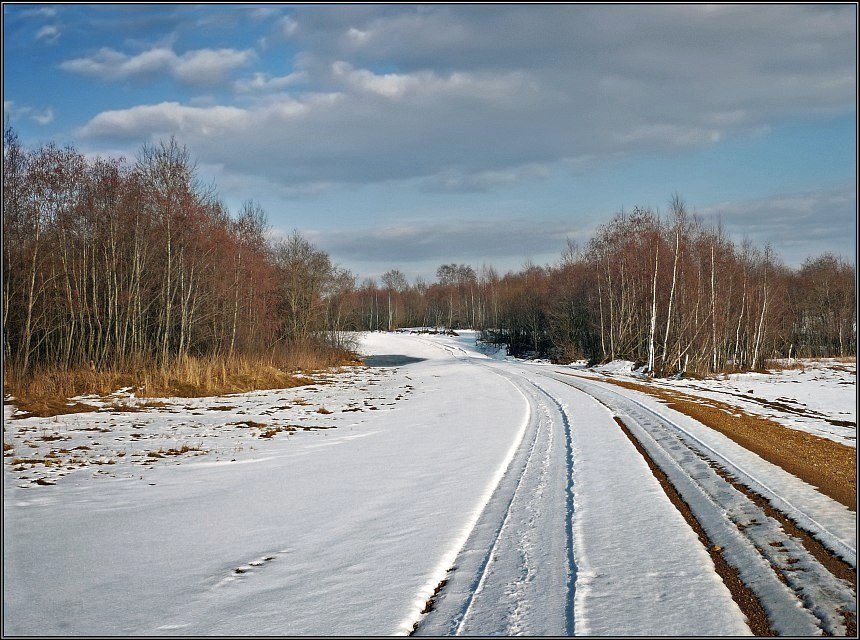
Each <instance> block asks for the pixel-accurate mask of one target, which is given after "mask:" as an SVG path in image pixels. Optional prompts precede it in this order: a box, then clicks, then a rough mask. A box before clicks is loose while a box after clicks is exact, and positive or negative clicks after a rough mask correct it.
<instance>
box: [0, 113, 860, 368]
mask: <svg viewBox="0 0 860 640" xmlns="http://www.w3.org/2000/svg"><path fill="white" fill-rule="evenodd" d="M435 276H436V277H435V280H433V281H431V282H427V281H425V280H423V279H420V278H419V279H417V280H416V281H414V282H412V283H410V282H409V281H408V279H407V278H406V276H405V275H404V274H403V273H402V272H401V271H399V270H397V269H392V270H390V271H388V272H386V273H385V274H383V276H382V277H381V278H380V279H379V281H378V282H377V281H376V280H374V279H371V278H368V279H365V280H363V281H362V282H361V283H360V284H357V283H356V278H355V276H354V275H353V274H352V273H351V272H349V271H347V270H345V269H343V268H341V267H339V266H338V265H336V264H335V263H334V262H332V260H331V258H330V257H329V256H328V254H326V253H325V252H324V251H322V250H320V249H318V248H317V247H315V246H313V245H312V244H311V243H310V242H308V241H307V240H306V239H305V238H303V237H302V236H301V235H299V234H298V233H296V232H294V233H293V234H292V235H290V236H288V237H286V238H282V239H277V240H273V239H272V238H271V237H269V234H268V227H267V223H266V217H265V213H264V211H263V209H262V208H261V207H260V206H259V205H258V204H256V203H254V202H253V201H251V200H248V201H246V202H245V203H244V205H243V206H242V207H241V209H240V210H239V211H238V212H236V213H234V214H231V212H229V211H228V209H227V207H226V206H225V205H224V204H223V202H222V201H221V200H220V199H219V198H218V196H217V192H216V191H215V188H214V186H211V185H204V184H202V183H201V181H200V180H199V178H198V176H197V172H196V167H195V164H194V162H193V161H192V159H191V157H190V155H189V153H188V151H187V149H186V148H185V147H182V146H180V145H179V144H178V143H177V142H176V141H175V140H174V139H170V140H169V141H164V142H160V143H158V144H154V145H144V146H143V147H142V149H141V150H140V152H139V153H138V155H137V157H136V158H135V160H133V161H126V160H121V159H120V160H108V159H103V158H88V157H86V156H84V155H83V154H81V153H80V152H78V151H76V150H75V149H74V148H72V147H65V148H60V147H57V146H56V145H53V144H48V145H44V146H42V147H40V148H38V149H33V150H28V149H25V148H24V147H23V146H22V145H21V144H20V142H19V140H18V138H17V135H16V134H15V132H14V130H13V129H12V128H11V127H10V126H8V125H7V126H6V127H5V128H4V142H3V348H4V357H5V363H6V367H7V369H8V368H10V367H11V368H12V369H13V370H15V371H18V372H22V374H23V375H26V374H27V373H28V372H32V371H34V370H38V369H45V368H48V369H50V368H60V369H74V368H80V367H89V368H91V369H96V370H98V369H108V368H113V369H130V368H131V369H133V368H134V367H136V366H139V365H140V364H141V363H147V364H152V363H155V364H157V365H160V366H164V365H167V364H169V363H171V362H175V361H176V360H177V359H182V358H185V357H188V356H207V357H211V358H223V359H227V360H229V359H231V358H234V357H238V356H242V357H253V358H258V359H259V358H263V359H265V360H266V361H267V362H269V363H271V364H275V365H277V366H284V367H286V366H289V365H290V363H291V362H295V359H294V358H292V354H295V353H296V352H297V351H300V350H303V349H304V350H307V349H308V348H309V347H310V348H312V349H325V350H331V351H333V352H337V353H344V352H345V351H346V350H347V349H348V348H349V347H350V342H349V339H348V336H349V332H351V331H358V330H374V331H375V330H389V331H390V330H395V329H398V328H402V327H416V326H424V327H427V326H432V327H444V328H447V329H452V330H456V329H460V328H474V329H477V330H479V331H481V336H482V338H483V339H484V340H485V341H486V342H490V343H494V344H497V345H504V346H505V347H507V349H508V352H509V353H511V354H512V355H532V356H538V357H548V358H552V359H555V360H558V361H571V360H576V359H583V358H584V359H588V360H590V361H591V362H605V361H609V360H613V359H619V358H621V359H628V360H633V361H635V362H638V363H641V364H642V365H644V366H645V367H646V369H647V370H648V371H650V372H652V373H653V374H654V375H670V374H673V373H677V372H690V373H700V374H704V373H713V372H721V371H734V370H749V369H756V368H761V367H763V366H764V364H765V362H766V360H768V359H771V358H776V357H799V356H818V357H822V356H847V355H854V354H856V345H857V339H856V335H857V334H856V298H855V288H854V285H855V276H854V265H853V264H850V263H848V262H846V261H845V260H843V259H841V258H837V257H834V256H832V255H829V254H825V255H822V256H820V257H817V258H810V259H808V260H807V261H806V262H805V263H804V264H803V265H802V266H801V267H800V268H799V269H792V268H789V267H786V266H785V265H783V264H782V263H781V262H780V260H779V259H778V257H777V256H776V255H775V254H774V253H773V251H771V250H770V249H769V248H767V247H765V248H763V249H762V248H757V247H754V246H753V245H752V244H751V243H749V242H743V243H741V244H737V243H735V242H733V241H731V240H730V239H729V238H727V237H726V235H725V233H724V232H723V230H722V229H721V228H720V227H719V226H716V227H714V226H708V225H706V224H704V223H703V221H702V220H701V219H699V218H698V217H697V216H696V215H695V214H692V213H690V212H689V211H688V210H687V207H686V205H685V204H684V202H683V201H682V200H681V198H680V197H677V196H676V197H674V198H673V199H672V200H671V203H670V207H669V211H668V214H667V215H665V216H660V215H658V214H657V213H655V212H654V211H652V210H650V209H647V208H642V207H637V208H635V209H633V210H632V211H631V212H629V213H625V212H621V213H619V214H616V215H615V216H614V217H613V218H612V219H611V220H610V221H609V222H607V223H606V224H604V225H602V226H600V227H599V228H598V229H597V231H596V233H595V235H594V237H593V238H592V239H591V240H590V241H589V242H588V243H586V244H585V245H584V246H582V247H579V246H576V245H574V244H569V246H568V247H567V249H566V250H565V251H564V252H563V254H562V255H561V256H560V259H559V261H558V262H557V263H556V264H554V265H548V266H537V265H534V264H526V265H525V266H524V267H523V268H522V269H520V270H519V271H512V272H509V273H506V274H500V273H499V272H498V271H496V270H495V269H494V268H493V267H491V266H486V265H484V266H481V267H480V268H478V269H476V268H474V267H472V266H471V265H466V264H456V263H451V264H443V265H441V266H440V267H439V268H438V270H437V271H436V274H435Z"/></svg>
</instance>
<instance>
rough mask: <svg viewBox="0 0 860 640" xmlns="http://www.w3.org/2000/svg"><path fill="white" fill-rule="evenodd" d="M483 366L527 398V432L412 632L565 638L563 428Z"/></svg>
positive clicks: (540, 403) (552, 403) (567, 488)
mask: <svg viewBox="0 0 860 640" xmlns="http://www.w3.org/2000/svg"><path fill="white" fill-rule="evenodd" d="M452 355H453V354H452ZM473 362H474V364H475V365H476V366H486V365H485V363H483V362H481V361H480V360H475V361H473ZM486 368H489V369H490V370H492V371H493V372H494V373H496V374H497V375H499V376H501V377H503V378H505V379H506V380H507V381H508V382H509V383H511V384H512V385H513V386H514V387H516V388H517V389H518V391H519V392H520V393H522V394H523V395H524V396H525V397H526V398H527V400H528V403H529V407H530V415H529V424H528V427H527V429H528V435H527V437H525V438H524V439H523V443H522V444H521V446H520V449H519V450H518V451H517V454H516V455H515V457H514V460H513V461H512V462H511V464H510V465H509V467H508V471H507V473H506V475H505V477H504V478H503V479H502V481H501V482H500V483H499V485H498V487H497V489H496V492H495V493H494V495H493V497H492V499H491V501H490V502H489V503H488V504H487V506H486V507H485V509H484V512H483V513H482V515H481V518H480V519H479V521H478V523H477V524H476V526H475V528H474V529H473V531H472V534H471V535H470V536H469V539H468V540H467V541H466V543H465V544H464V545H463V548H462V549H461V551H460V553H459V554H458V556H457V559H456V561H455V563H454V566H453V567H452V569H451V570H449V572H448V577H447V582H446V583H445V585H444V588H442V589H441V590H440V591H439V593H438V594H437V596H436V597H435V601H434V602H433V606H432V610H431V611H430V612H429V613H428V614H427V615H426V616H424V618H423V619H422V620H421V621H420V624H419V625H418V626H417V628H416V630H415V635H451V634H455V635H459V634H467V635H469V634H480V635H514V634H528V635H560V634H567V635H572V633H573V588H574V583H575V578H576V568H575V564H574V561H573V540H572V524H571V521H572V509H573V494H572V484H571V483H572V474H571V464H572V449H571V438H570V424H569V421H568V418H567V416H566V414H565V412H564V410H563V408H562V407H561V405H560V404H559V403H558V402H557V401H556V400H555V399H554V398H552V396H550V395H549V394H547V393H546V391H544V390H543V389H541V388H540V387H539V386H538V385H536V384H534V383H532V382H530V381H528V380H526V379H524V378H522V377H521V376H516V375H511V374H509V373H507V372H502V371H499V370H498V369H496V368H495V367H486ZM562 476H564V477H562ZM562 532H563V533H562ZM559 534H562V535H559Z"/></svg>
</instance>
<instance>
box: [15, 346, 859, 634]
mask: <svg viewBox="0 0 860 640" xmlns="http://www.w3.org/2000/svg"><path fill="white" fill-rule="evenodd" d="M362 348H363V350H364V352H365V353H366V354H367V355H371V356H375V357H374V358H373V359H372V360H371V362H373V363H375V364H376V365H378V366H380V367H384V368H380V369H375V370H373V369H371V370H369V371H370V373H367V374H366V376H367V377H366V378H362V380H363V381H364V382H362V383H361V385H359V384H353V385H352V386H349V385H346V386H341V387H336V385H333V386H331V387H321V388H320V390H319V393H318V394H317V395H316V396H315V401H316V402H319V403H322V404H325V406H326V407H329V408H334V409H335V411H334V412H333V413H331V415H325V416H324V418H325V420H326V421H327V425H329V426H332V427H335V428H333V429H326V430H320V431H317V430H313V431H308V432H298V433H296V434H295V435H290V437H289V438H287V437H285V435H284V437H282V436H277V437H275V438H272V439H271V440H269V441H265V443H264V444H263V445H262V446H258V445H257V444H256V443H255V445H254V446H253V447H247V446H242V444H241V443H242V442H243V441H239V440H237V441H235V442H236V443H238V444H236V445H235V446H234V447H233V448H232V449H229V450H228V451H223V450H222V451H220V453H219V452H218V451H216V450H214V449H213V450H212V451H211V452H209V453H207V454H206V455H204V456H202V457H198V458H194V459H188V460H182V461H178V462H177V463H170V464H168V463H165V464H160V463H159V464H156V465H152V466H145V467H141V466H131V465H127V466H126V467H122V468H121V471H123V472H124V473H120V472H117V473H116V474H114V476H112V477H105V476H103V475H101V476H97V474H96V473H91V472H90V471H89V470H87V469H79V470H77V471H74V472H72V473H70V474H69V475H67V476H65V477H62V478H61V479H59V480H58V481H57V484H56V485H55V486H33V485H32V484H29V485H28V484H22V483H21V482H20V481H19V480H18V479H17V476H15V475H14V474H13V473H12V471H11V469H10V466H11V465H9V464H8V463H7V464H4V615H3V627H4V633H6V634H37V633H45V634H63V635H65V634H86V635H91V634H104V635H125V634H156V635H166V634H182V635H188V634H192V635H202V634H217V635H274V634H289V635H309V634H320V635H356V634H396V633H409V632H411V631H414V632H415V633H416V634H418V635H447V634H463V635H519V634H525V635H571V634H575V635H646V634H658V635H748V634H750V633H751V630H750V626H749V624H748V620H747V619H746V617H745V615H744V612H742V610H741V607H739V606H738V604H737V602H736V600H737V599H738V596H737V593H733V591H731V590H730V589H729V588H728V587H727V586H726V584H725V583H724V581H723V579H721V577H720V575H718V572H717V571H716V570H715V564H714V559H713V558H714V556H713V553H714V552H713V549H711V550H710V553H709V549H707V548H706V546H705V545H704V544H703V543H702V541H701V539H700V535H698V534H697V533H696V531H694V529H693V528H691V526H690V524H689V522H688V520H686V519H685V518H689V517H690V515H689V514H687V515H682V513H681V512H680V511H679V509H678V508H677V507H676V505H675V504H673V502H672V501H671V500H670V498H669V497H668V495H667V492H666V491H665V490H664V487H663V486H661V483H660V481H659V480H658V478H657V477H655V473H653V472H652V468H651V467H649V462H650V463H651V464H652V465H653V464H655V463H656V464H657V465H658V466H659V467H660V468H661V469H663V471H664V472H665V473H666V475H667V476H668V477H669V479H670V480H671V482H672V484H673V485H675V487H676V488H677V490H678V492H679V493H680V494H681V495H682V496H683V499H684V500H685V501H686V503H687V504H688V505H689V510H690V512H691V513H692V514H693V516H694V517H695V519H696V520H697V521H698V522H699V523H700V524H701V528H702V529H703V530H704V532H705V534H706V535H707V537H708V538H709V539H710V543H712V544H714V545H718V546H719V547H720V549H719V551H720V553H721V557H722V558H724V559H725V561H726V562H727V563H728V565H730V566H731V567H733V568H734V569H735V570H736V571H737V572H738V573H739V574H740V576H741V578H742V579H743V582H744V583H746V587H747V589H748V590H749V591H750V592H751V593H752V594H753V597H754V598H755V599H757V601H758V602H759V603H760V605H761V607H763V609H764V611H765V614H766V618H767V620H766V622H765V624H766V625H767V626H768V627H769V628H770V629H772V630H774V631H779V632H781V633H787V634H790V635H808V634H817V633H820V632H821V631H822V630H823V631H827V632H829V633H836V634H837V635H839V634H844V633H845V630H846V629H845V626H844V624H845V620H846V618H844V612H848V613H849V615H853V614H854V613H855V612H856V608H855V603H854V591H853V589H852V588H851V586H850V585H848V584H847V582H846V581H844V580H840V579H839V578H837V577H834V575H833V574H832V573H831V572H830V571H829V570H828V569H827V568H825V567H824V566H822V565H821V563H820V562H819V561H818V560H816V558H815V557H813V556H812V555H811V554H810V553H809V552H807V550H806V548H805V546H804V544H801V542H799V541H798V539H797V538H795V537H793V536H791V535H788V534H787V533H785V531H784V530H783V528H782V527H781V526H780V523H779V522H777V521H775V520H773V519H772V518H771V516H770V515H768V513H765V512H764V511H763V510H762V508H760V507H759V506H757V505H756V504H755V503H754V502H753V501H751V500H750V499H749V498H748V497H747V496H746V494H745V493H744V490H746V489H749V488H752V489H753V490H755V491H758V492H760V493H762V494H764V495H765V496H766V497H767V499H768V500H769V501H770V503H771V505H772V507H773V508H775V509H779V510H782V511H783V512H786V513H789V514H790V515H791V516H792V518H793V519H795V520H796V521H798V523H799V524H800V525H801V526H803V527H805V528H807V529H809V530H810V531H811V533H812V534H813V535H814V537H815V538H817V540H818V543H817V544H819V545H823V547H825V548H826V549H829V550H830V552H831V553H833V554H834V555H839V556H841V557H842V558H843V560H844V561H846V562H847V563H848V564H849V565H852V566H853V565H855V564H856V536H855V534H854V519H855V516H854V514H853V513H852V512H850V511H848V510H847V509H845V508H844V507H843V506H841V505H839V504H838V503H834V502H833V501H832V500H830V499H829V498H826V497H824V496H821V494H819V493H818V492H816V491H815V490H814V489H813V488H811V487H809V486H808V485H805V484H804V483H802V482H800V481H798V480H797V479H796V478H794V477H793V476H790V475H789V474H786V473H785V472H784V471H782V470H781V469H778V468H776V467H774V466H773V465H770V464H769V463H766V462H764V461H762V460H761V459H759V458H758V457H757V456H753V455H752V454H749V452H747V451H745V450H743V449H741V448H740V447H738V446H737V445H735V444H734V443H732V442H731V441H730V440H728V439H727V438H725V437H724V436H721V435H719V434H715V433H714V432H712V431H711V430H709V429H707V428H706V427H703V426H702V425H699V424H698V423H694V421H692V420H691V419H689V418H686V416H681V415H680V414H678V415H675V413H673V412H671V410H668V409H666V408H665V407H663V406H662V405H659V404H657V403H655V402H653V401H652V400H649V399H647V398H646V397H642V394H637V393H636V392H632V391H627V390H620V389H617V388H612V389H610V388H608V386H607V385H605V384H600V383H597V382H595V381H593V380H592V381H589V380H583V379H581V378H575V377H572V376H570V375H568V374H569V372H568V371H565V372H560V371H559V370H558V369H557V368H554V367H550V366H533V365H525V364H522V363H518V362H512V361H506V360H503V359H494V358H492V357H488V356H487V355H484V354H482V353H479V352H478V351H477V350H476V349H475V346H474V336H473V335H471V334H467V333H464V334H463V335H461V336H459V337H447V336H419V335H403V334H366V335H364V337H363V338H362ZM391 365H395V366H391ZM375 372H378V376H377V374H376V373H375ZM373 384H375V385H377V387H376V388H380V387H381V388H382V389H383V391H382V392H379V391H377V392H375V393H380V396H379V398H378V399H377V400H373V397H372V396H368V397H369V400H368V399H365V400H364V401H363V403H362V402H359V401H360V400H361V397H360V396H361V394H362V393H365V394H368V393H374V392H373V391H372V389H373V387H372V385H373ZM365 385H366V386H365ZM368 389H369V390H370V391H368ZM362 390H364V391H362ZM296 392H298V390H297V391H296ZM278 395H281V394H280V393H279V392H275V393H274V395H273V396H272V397H270V396H269V395H267V392H258V393H257V394H245V396H242V397H236V398H230V403H231V405H233V404H235V405H241V403H240V402H239V400H240V399H241V400H243V401H246V402H247V404H246V405H241V406H242V407H243V409H242V412H243V413H244V411H245V410H246V409H247V410H248V411H250V409H248V406H251V405H253V404H255V403H256V404H260V403H268V405H267V406H268V407H269V408H268V409H267V410H266V411H263V412H262V413H263V414H265V419H267V420H271V419H273V417H278V416H279V415H280V414H279V413H278V411H280V410H281V409H283V410H284V414H283V415H284V420H286V419H287V417H288V414H289V411H288V410H287V407H281V406H280V405H283V401H282V399H279V398H277V397H276V396H278ZM381 399H386V400H387V401H381ZM225 400H226V399H224V398H222V399H220V400H218V401H219V402H222V403H223V402H224V401H225ZM213 402H214V400H213ZM374 403H375V404H374ZM294 404H295V403H294ZM371 404H374V406H370V405H371ZM199 408H200V411H201V413H203V414H204V415H202V416H201V417H200V418H197V420H201V421H205V420H211V419H214V418H211V417H210V416H211V415H215V414H208V413H205V407H199ZM217 408H219V409H220V408H222V407H217ZM294 409H295V407H294ZM358 409H362V411H360V412H359V411H358ZM371 409H372V410H371ZM80 415H85V414H79V415H78V416H77V417H75V418H74V419H75V420H80ZM144 415H145V414H136V416H137V418H136V419H140V416H144ZM147 415H148V414H147ZM195 415H197V414H196V413H195ZM218 416H219V419H222V420H224V421H227V420H229V419H230V417H231V416H229V415H224V416H223V418H220V416H221V413H220V412H218ZM9 417H10V414H9V412H8V411H7V413H6V421H5V424H4V431H5V433H4V441H8V440H9V439H10V438H12V441H13V443H14V445H15V446H16V448H17V447H19V446H20V442H22V440H20V439H19V440H15V439H14V438H16V437H18V436H16V433H17V432H16V431H15V429H16V424H22V425H24V426H25V427H26V428H28V429H31V430H33V429H40V428H42V427H43V426H44V425H43V424H42V423H41V422H39V420H46V421H50V420H51V419H36V418H28V419H26V420H20V421H18V420H15V421H10V420H9ZM616 417H618V418H620V420H621V421H622V423H623V425H624V427H626V429H627V430H628V432H629V433H630V434H632V436H634V437H635V440H636V441H638V443H639V447H640V449H641V450H639V449H637V445H636V444H635V443H634V441H633V440H631V438H630V437H628V435H627V434H626V433H625V431H624V430H623V429H622V426H620V425H619V423H618V422H617V421H616ZM235 419H236V418H235V416H233V420H235ZM243 419H244V418H243ZM255 419H257V418H256V417H255ZM260 419H263V418H262V417H261V418H260ZM290 419H291V420H295V418H290ZM164 420H165V418H164V417H161V416H158V415H153V416H151V417H150V419H149V422H146V425H147V426H146V427H145V429H146V430H152V431H155V430H158V429H159V428H164ZM64 421H68V422H69V425H71V424H72V421H73V419H72V418H71V417H69V416H60V417H59V418H58V419H56V420H54V421H53V422H51V423H50V424H51V425H52V426H51V428H52V429H58V430H59V433H62V429H63V427H64ZM227 424H234V423H230V422H227ZM18 428H19V429H22V428H23V427H18ZM69 428H71V426H69ZM22 433H23V432H22ZM282 435H283V434H282ZM23 437H24V436H20V438H23ZM236 437H238V435H237V436H236ZM231 442H233V441H231ZM643 452H645V453H643ZM646 455H647V457H649V458H650V460H646ZM131 457H132V456H131V455H129V456H128V457H126V458H123V459H124V460H128V459H130V458H131ZM126 469H127V472H125V471H126ZM724 476H726V477H728V478H729V479H727V478H726V477H724ZM730 480H732V481H730ZM733 482H734V484H733ZM739 484H743V485H744V486H743V487H739ZM768 492H769V493H768ZM855 579H856V572H855ZM759 624H761V622H759Z"/></svg>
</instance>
